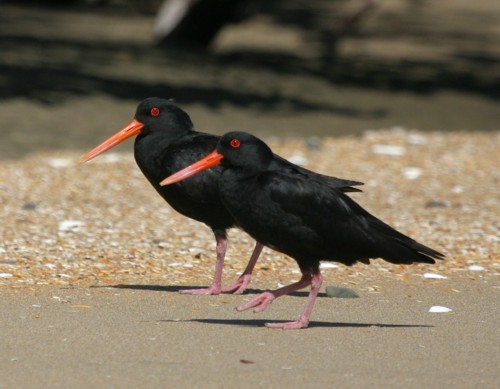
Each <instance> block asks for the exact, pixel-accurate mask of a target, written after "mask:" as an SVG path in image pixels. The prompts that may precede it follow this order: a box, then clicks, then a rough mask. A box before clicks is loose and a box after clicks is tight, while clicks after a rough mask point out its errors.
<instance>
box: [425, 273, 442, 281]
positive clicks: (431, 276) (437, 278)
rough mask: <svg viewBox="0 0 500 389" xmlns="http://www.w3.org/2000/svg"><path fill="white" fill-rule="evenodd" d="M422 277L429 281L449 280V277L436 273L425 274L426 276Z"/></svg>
mask: <svg viewBox="0 0 500 389" xmlns="http://www.w3.org/2000/svg"><path fill="white" fill-rule="evenodd" d="M422 277H424V278H428V279H434V280H444V279H446V278H448V277H445V276H442V275H441V274H436V273H424V275H423V276H422Z"/></svg>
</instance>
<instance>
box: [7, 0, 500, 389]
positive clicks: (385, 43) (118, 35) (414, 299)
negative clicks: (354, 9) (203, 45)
mask: <svg viewBox="0 0 500 389" xmlns="http://www.w3.org/2000/svg"><path fill="white" fill-rule="evenodd" d="M21 3H22V4H21ZM285 3H286V4H288V5H287V6H286V7H285V8H286V9H284V10H283V12H282V13H275V14H260V15H257V16H256V17H253V18H251V19H249V20H246V21H244V22H243V23H239V24H234V25H231V26H229V27H228V28H227V29H225V30H224V31H223V33H221V34H220V35H219V36H218V38H217V40H216V41H215V42H214V44H213V47H211V49H210V51H209V52H201V53H195V52H177V51H168V50H167V51H164V50H160V49H158V48H156V47H155V46H154V42H153V40H152V37H151V26H152V22H153V15H151V14H141V13H138V12H136V10H134V9H131V8H130V7H129V6H126V5H124V4H123V2H120V1H110V2H108V4H107V5H102V4H100V5H99V4H98V2H86V3H85V4H84V5H82V4H80V5H67V6H60V5H58V6H52V7H50V6H48V7H42V6H40V5H39V4H35V3H28V2H27V3H24V2H13V1H10V2H3V3H2V4H1V5H0V15H1V23H0V37H1V39H0V52H1V53H2V55H0V128H1V130H2V141H1V142H0V201H1V206H0V220H1V223H0V237H1V240H0V333H1V334H2V335H1V336H0V350H1V351H2V352H1V353H0V388H40V387H50V388H88V387H95V388H136V387H138V386H139V385H141V386H143V387H147V388H155V387H158V388H163V387H176V388H192V387H195V386H199V387H207V388H225V387H241V388H256V387H257V388H283V387H290V388H294V387H300V388H313V387H335V388H379V387H384V388H422V387H425V388H443V387H454V388H476V387H481V388H498V387H500V373H499V369H498V366H500V353H499V351H498V350H499V349H500V333H499V326H498V323H499V322H500V305H499V303H498V302H499V301H500V299H499V293H500V238H499V236H500V233H499V232H500V222H499V220H500V196H499V188H500V169H499V166H500V157H499V154H498V150H499V149H500V126H499V123H500V109H499V108H498V107H499V105H498V101H499V94H498V91H499V90H500V89H499V85H500V82H499V80H500V66H499V63H500V61H499V59H500V53H499V51H498V49H499V48H498V41H499V39H500V31H499V30H498V25H499V23H498V20H500V9H499V7H498V1H496V0H481V1H478V2H474V3H471V2H469V1H455V0H453V1H451V0H443V1H440V2H439V4H438V3H432V2H416V1H412V2H409V1H399V0H389V1H386V2H383V4H382V2H380V5H379V6H378V7H377V8H375V9H374V11H373V12H372V13H371V14H370V16H369V17H367V19H366V20H365V21H364V22H363V23H362V25H361V26H360V28H359V29H357V30H356V31H354V33H352V34H351V35H349V36H347V37H345V38H344V39H342V40H341V41H340V43H339V46H338V58H337V60H336V61H335V62H334V63H332V64H331V68H330V69H328V71H326V72H323V71H321V69H322V66H324V65H325V64H324V63H321V60H320V58H319V57H320V54H319V53H320V52H321V47H322V46H321V45H322V44H323V43H324V42H322V41H321V39H319V38H318V37H321V33H322V31H323V30H324V28H325V25H326V26H327V27H328V26H329V24H328V23H330V21H331V20H334V21H335V22H336V23H338V22H339V21H341V20H342V17H345V15H347V14H348V11H349V9H350V8H349V7H350V6H352V4H351V5H349V4H347V2H345V4H341V3H342V2H324V1H316V0H315V1H313V2H311V4H312V7H313V8H312V10H313V11H311V12H307V13H304V15H305V16H304V15H303V14H302V12H303V10H301V6H300V4H298V3H299V2H284V4H285ZM332 4H333V5H332ZM294 7H295V8H294ZM325 7H326V8H327V9H326V11H328V12H326V11H325V9H324V8H325ZM330 7H333V8H330ZM306 11H307V10H306ZM318 15H319V16H318ZM323 15H332V18H333V19H331V20H330V19H328V18H325V17H323V18H322V16H323ZM303 16H304V17H303ZM306 16H307V18H309V19H307V18H306ZM311 18H312V19H311ZM316 19H318V20H316ZM308 21H309V22H311V21H312V22H314V23H312V22H311V24H308V23H309V22H308ZM148 96H160V97H164V98H175V99H176V101H177V102H178V104H179V105H180V106H181V107H182V108H183V109H185V110H186V111H187V112H188V113H189V115H190V116H191V118H192V120H193V122H194V123H195V127H196V128H197V129H198V130H201V131H206V132H211V133H216V134H223V133H224V132H226V131H228V130H243V131H249V132H252V133H254V134H256V135H258V136H260V137H262V138H263V139H264V140H265V141H266V142H268V144H269V145H270V146H271V147H272V149H273V150H274V151H275V152H276V153H278V154H280V155H282V156H283V157H285V158H288V159H290V160H291V161H293V162H295V163H298V164H301V165H303V166H305V167H307V168H309V169H311V170H314V171H317V172H321V173H324V174H329V175H334V176H337V177H342V178H348V179H352V180H357V181H362V182H364V183H365V185H364V186H363V187H362V189H363V192H362V193H355V194H352V198H353V199H355V200H356V201H357V202H359V204H361V205H362V206H363V207H365V208H366V209H367V210H369V211H370V212H371V213H373V214H374V215H376V216H377V217H379V218H381V219H382V220H384V221H386V222H387V223H389V224H391V225H392V226H394V227H395V228H397V229H398V230H400V231H401V232H403V233H405V234H408V235H410V236H411V237H413V238H415V239H417V240H418V241H420V242H422V243H424V244H426V245H428V246H430V247H432V248H434V249H436V250H439V251H441V252H443V253H444V254H445V255H446V260H445V261H440V262H439V263H437V264H435V265H415V266H395V265H390V264H387V263H385V262H383V261H381V260H373V261H372V263H371V264H370V265H363V264H358V265H356V266H353V267H345V266H343V265H336V264H335V263H328V265H329V266H324V267H323V268H322V273H323V275H324V277H325V281H324V284H323V288H322V290H321V295H320V298H318V301H317V303H316V306H315V309H314V311H313V314H312V321H311V323H310V328H308V329H305V330H291V331H283V330H271V329H267V328H265V327H264V326H263V325H264V323H265V322H267V321H290V320H295V319H296V318H297V316H298V313H299V312H300V310H301V309H302V308H303V306H304V304H305V301H306V296H307V293H308V290H304V291H301V292H299V293H295V294H293V295H292V296H284V297H281V298H279V299H278V300H276V301H275V302H274V303H273V304H272V305H271V306H270V307H269V308H268V309H267V310H266V311H264V312H262V313H260V314H255V313H253V312H251V311H248V312H242V313H239V312H237V311H236V310H235V307H237V306H239V305H241V304H242V303H243V302H245V301H247V300H248V299H250V298H252V297H253V296H255V295H256V294H257V293H260V292H262V291H264V290H267V289H274V288H277V287H278V286H280V285H286V284H289V283H291V282H294V281H297V280H298V278H299V277H300V272H299V269H298V267H297V265H296V263H295V262H294V261H293V260H292V259H290V258H288V257H286V256H284V255H282V254H280V253H277V252H274V251H272V250H269V249H265V250H264V252H263V254H262V256H261V258H260V260H259V262H258V263H257V266H256V269H255V272H254V275H253V279H252V283H251V285H250V289H249V290H248V291H247V293H245V294H244V295H228V294H224V295H218V296H190V295H182V294H180V293H178V292H179V290H180V289H184V288H190V287H203V286H206V285H208V284H209V283H210V281H211V280H212V277H213V272H214V264H215V253H214V240H213V236H212V233H211V232H210V230H209V229H208V228H207V227H206V226H204V225H201V224H199V223H197V222H195V221H192V220H189V219H186V218H184V217H183V216H181V215H179V214H177V213H176V212H174V211H173V210H172V209H171V208H170V207H169V206H168V205H167V204H166V203H165V202H164V201H163V200H162V199H161V198H160V197H159V196H158V195H157V194H156V193H155V191H154V190H153V188H152V187H151V186H150V185H149V183H148V182H147V181H146V179H145V178H144V177H143V175H142V174H141V173H140V171H139V169H138V167H137V166H136V164H135V162H134V159H133V155H132V149H133V146H132V143H133V141H132V140H129V141H127V142H124V144H123V145H120V146H119V147H117V148H116V149H113V150H112V151H110V152H108V153H106V154H104V155H102V156H100V157H99V158H96V159H95V160H93V161H91V162H90V163H87V164H84V165H80V164H78V163H77V161H78V158H79V157H80V156H81V155H82V154H83V153H84V152H85V151H87V150H89V149H90V148H92V147H94V146H96V145H97V144H98V143H100V142H101V141H103V140H104V139H106V138H107V137H109V136H110V135H111V134H113V133H114V132H116V131H118V130H119V129H120V128H122V127H123V125H125V124H126V123H128V122H129V121H130V120H131V119H132V117H133V114H134V111H135V108H136V106H137V104H138V103H139V102H140V101H141V100H142V99H144V98H145V97H148ZM253 244H254V242H253V241H252V239H250V238H249V237H248V236H247V235H246V234H245V233H243V232H241V231H238V230H232V231H231V232H230V244H229V248H228V254H227V257H226V258H227V259H226V264H225V270H224V278H223V279H224V282H225V283H229V282H232V281H233V280H234V279H235V278H236V277H237V276H238V275H239V274H240V273H241V272H242V271H243V269H244V267H245V265H246V263H247V261H248V258H249V256H250V253H251V251H252V249H253ZM328 286H340V287H346V288H350V289H351V290H353V291H354V292H356V293H357V294H358V295H359V298H351V299H340V298H332V297H327V296H326V294H325V288H326V287H328ZM436 307H437V308H436ZM434 310H438V311H444V312H441V313H433V312H432V311H434Z"/></svg>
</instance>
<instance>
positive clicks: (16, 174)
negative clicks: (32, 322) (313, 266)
mask: <svg viewBox="0 0 500 389" xmlns="http://www.w3.org/2000/svg"><path fill="white" fill-rule="evenodd" d="M266 141H267V142H268V143H269V144H270V146H271V147H272V148H273V150H274V151H275V152H277V153H278V154H280V155H282V156H284V157H287V158H291V159H293V160H295V161H297V162H300V163H301V164H302V165H304V166H305V167H307V168H309V169H312V170H315V171H318V172H321V173H325V174H330V175H335V176H338V177H343V178H350V179H353V180H358V181H363V182H365V185H364V187H363V190H364V192H363V193H356V194H352V197H353V198H354V199H355V200H356V201H357V202H359V203H360V204H361V205H362V206H363V207H365V208H366V209H368V210H369V211H370V212H372V213H373V214H375V215H376V216H378V217H380V218H381V219H382V220H384V221H386V222H388V223H389V224H391V225H392V226H394V227H395V228H397V229H399V230H400V231H402V232H403V233H406V234H409V235H410V236H411V237H413V238H415V239H416V240H418V241H421V242H422V243H424V244H426V245H428V246H430V247H432V248H434V249H436V250H438V251H441V252H443V253H444V254H446V256H447V259H446V261H442V262H439V263H438V264H436V265H413V266H396V265H391V264H388V263H386V262H384V261H381V260H373V261H372V264H371V265H369V266H368V265H363V264H358V265H355V266H353V267H346V266H343V265H339V266H338V267H335V266H327V267H324V268H323V270H322V271H323V273H324V275H325V278H326V279H327V282H326V283H325V284H326V285H328V283H334V284H337V285H346V286H352V285H356V283H357V282H358V280H359V279H363V280H365V281H366V280H373V281H374V282H376V280H377V279H378V278H380V277H381V276H382V277H391V278H394V279H398V280H402V281H408V280H411V279H414V278H415V279H417V278H418V279H420V280H421V282H440V278H435V277H430V278H428V277H424V274H426V273H434V274H438V275H440V276H443V277H447V278H453V277H469V278H473V279H478V278H481V279H492V278H495V277H498V275H500V233H499V230H500V194H499V188H500V169H499V166H500V157H499V154H498V150H499V149H500V132H489V133H466V132H463V133H461V132H459V133H446V134H445V133H438V132H436V133H429V132H426V133H423V132H418V131H411V130H405V129H402V128H394V129H388V130H384V131H367V132H365V133H364V134H363V135H362V136H361V137H342V138H335V139H334V138H321V139H318V138H315V139H313V140H307V139H306V140H304V139H298V138H297V139H296V138H289V139H277V138H267V139H266ZM396 151H397V152H396ZM79 156H80V152H76V151H74V152H58V153H56V154H49V153H38V154H32V155H30V156H28V157H27V158H25V159H21V160H15V161H9V160H3V161H1V162H0V198H1V201H2V207H1V208H0V217H1V220H2V223H1V225H0V230H1V236H2V240H1V242H0V286H4V287H13V288H20V287H35V286H40V285H67V286H72V285H74V286H97V285H117V284H156V285H207V284H208V283H209V282H210V280H211V279H212V276H213V270H214V264H215V253H214V241H213V236H212V233H211V231H210V230H209V229H208V228H207V227H206V226H204V225H202V224H200V223H198V222H195V221H192V220H189V219H187V218H185V217H183V216H181V215H179V214H177V213H176V212H175V211H173V210H172V209H171V208H170V207H169V206H168V205H167V204H166V203H165V202H164V201H163V199H161V198H160V197H159V196H158V195H157V194H156V192H155V191H154V190H153V188H152V187H151V186H150V185H149V183H148V182H147V181H146V179H145V178H144V177H143V176H142V174H141V173H140V171H139V169H138V168H137V166H136V165H135V162H134V160H133V156H132V154H131V153H124V154H116V153H108V154H107V155H104V156H102V157H99V158H97V159H96V160H95V161H93V162H91V163H87V164H85V165H79V164H78V163H77V160H78V157H79ZM252 249H253V241H252V239H251V238H249V237H248V236H247V235H245V234H244V233H242V232H241V231H238V230H233V231H231V233H230V245H229V249H228V254H227V260H226V266H225V273H224V280H225V281H226V282H228V281H229V280H232V279H234V278H235V277H237V275H238V274H239V273H240V272H241V271H242V270H243V269H244V267H245V265H246V262H247V260H248V258H249V256H250V253H251V251H252ZM297 270H298V268H297V265H296V264H295V261H293V260H292V259H290V258H288V257H286V256H285V255H283V254H280V253H276V252H273V251H272V250H269V249H266V250H264V252H263V254H262V257H261V259H260V260H259V262H258V263H257V266H256V270H255V275H254V281H255V282H256V283H259V282H261V283H264V284H265V285H266V287H268V288H274V287H276V286H277V285H278V284H288V283H289V282H291V281H292V280H297V279H298V277H299V274H298V271H297ZM496 279H498V278H496ZM369 289H370V290H371V291H376V285H372V286H370V287H369Z"/></svg>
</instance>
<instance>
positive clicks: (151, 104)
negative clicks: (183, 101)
mask: <svg viewBox="0 0 500 389" xmlns="http://www.w3.org/2000/svg"><path fill="white" fill-rule="evenodd" d="M134 119H135V120H137V121H138V122H140V123H142V124H144V127H143V129H142V130H141V133H142V134H146V133H148V132H152V131H190V130H192V129H193V122H192V121H191V119H190V118H189V115H188V114H187V113H186V112H184V111H183V110H182V109H180V108H179V107H178V106H177V105H175V102H174V101H173V100H172V99H169V100H167V99H161V98H159V97H148V98H147V99H145V100H143V101H142V102H141V103H140V104H139V105H138V106H137V110H136V112H135V116H134Z"/></svg>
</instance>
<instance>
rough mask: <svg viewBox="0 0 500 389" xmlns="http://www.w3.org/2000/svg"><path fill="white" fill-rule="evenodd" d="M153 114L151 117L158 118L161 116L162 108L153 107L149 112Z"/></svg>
mask: <svg viewBox="0 0 500 389" xmlns="http://www.w3.org/2000/svg"><path fill="white" fill-rule="evenodd" d="M149 112H150V113H151V116H158V115H159V114H160V108H158V107H153V108H151V111H149Z"/></svg>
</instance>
